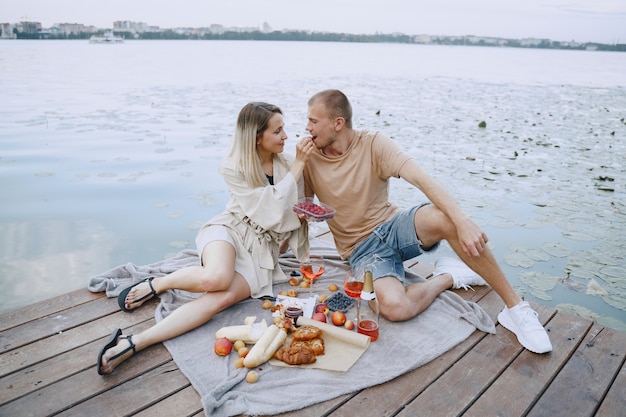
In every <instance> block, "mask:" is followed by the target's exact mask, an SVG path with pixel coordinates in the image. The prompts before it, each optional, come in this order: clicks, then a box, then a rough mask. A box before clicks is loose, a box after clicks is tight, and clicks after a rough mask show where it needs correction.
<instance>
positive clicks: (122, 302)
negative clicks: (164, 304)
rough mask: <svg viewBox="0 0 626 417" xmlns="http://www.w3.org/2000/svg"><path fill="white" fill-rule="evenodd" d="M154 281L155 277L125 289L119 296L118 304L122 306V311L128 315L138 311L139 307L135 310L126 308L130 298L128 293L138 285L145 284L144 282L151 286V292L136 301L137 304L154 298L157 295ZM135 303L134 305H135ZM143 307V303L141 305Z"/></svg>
mask: <svg viewBox="0 0 626 417" xmlns="http://www.w3.org/2000/svg"><path fill="white" fill-rule="evenodd" d="M153 279H154V277H150V278H146V279H144V280H143V281H141V282H138V283H136V284H135V285H131V286H130V287H128V288H125V289H124V290H122V292H121V293H120V295H118V296H117V304H118V305H119V306H120V308H121V309H122V311H124V312H126V313H132V312H133V311H135V310H137V309H138V308H139V307H141V306H139V307H135V308H126V297H127V296H128V293H129V292H130V291H131V290H132V289H133V288H135V287H136V286H137V285H139V284H143V283H144V282H147V283H148V285H150V292H149V293H148V294H146V295H144V296H143V297H141V298H140V299H138V300H135V303H140V302H142V301H144V300H146V299H148V298H152V297H154V296H156V295H157V292H156V291H155V289H154V287H153V286H152V280H153ZM135 303H133V304H135ZM141 305H143V303H142V304H141Z"/></svg>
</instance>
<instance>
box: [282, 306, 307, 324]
mask: <svg viewBox="0 0 626 417" xmlns="http://www.w3.org/2000/svg"><path fill="white" fill-rule="evenodd" d="M302 314H303V311H302V308H301V307H295V306H293V307H287V309H286V310H285V317H287V318H288V319H291V321H292V322H294V324H295V322H296V319H297V318H298V317H300V316H301V315H302Z"/></svg>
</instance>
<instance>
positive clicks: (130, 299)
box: [124, 281, 156, 310]
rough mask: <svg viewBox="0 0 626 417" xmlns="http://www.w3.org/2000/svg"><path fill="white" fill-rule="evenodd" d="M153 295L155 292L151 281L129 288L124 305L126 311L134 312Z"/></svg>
mask: <svg viewBox="0 0 626 417" xmlns="http://www.w3.org/2000/svg"><path fill="white" fill-rule="evenodd" d="M155 295H156V291H155V290H154V286H153V284H152V281H144V282H141V283H139V284H137V285H136V286H134V287H133V288H131V290H130V292H129V293H128V295H127V296H126V300H125V303H124V304H125V306H126V308H127V309H128V310H134V309H136V308H139V307H141V306H142V305H143V304H144V303H145V302H146V301H149V300H151V299H152V298H153V297H154V296H155Z"/></svg>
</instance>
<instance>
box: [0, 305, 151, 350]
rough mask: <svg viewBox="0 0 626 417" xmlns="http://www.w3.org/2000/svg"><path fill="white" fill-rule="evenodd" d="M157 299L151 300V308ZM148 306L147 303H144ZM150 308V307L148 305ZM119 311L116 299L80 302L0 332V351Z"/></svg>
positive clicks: (59, 332) (17, 346)
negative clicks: (74, 305) (72, 306)
mask: <svg viewBox="0 0 626 417" xmlns="http://www.w3.org/2000/svg"><path fill="white" fill-rule="evenodd" d="M156 302H157V300H151V301H150V305H151V306H152V308H154V306H156ZM146 306H148V303H146ZM148 308H150V307H148ZM119 311H120V308H119V306H118V305H117V300H116V299H114V298H101V299H97V300H95V301H92V302H87V303H83V304H80V305H78V306H76V307H74V308H70V309H66V310H62V311H58V312H56V313H54V314H52V315H48V316H44V317H41V318H39V319H37V320H36V321H33V322H27V323H24V324H21V325H19V326H16V327H12V328H10V329H7V330H4V331H2V332H0V346H1V347H0V353H2V352H7V351H10V350H12V349H16V348H19V347H21V346H24V345H27V344H29V343H32V342H35V341H39V340H42V339H45V338H47V337H50V336H53V335H57V334H62V333H63V332H67V331H68V330H70V329H73V328H74V327H77V326H80V325H82V324H85V323H89V322H91V321H93V320H96V319H98V318H100V317H102V316H105V315H107V314H113V313H117V312H119Z"/></svg>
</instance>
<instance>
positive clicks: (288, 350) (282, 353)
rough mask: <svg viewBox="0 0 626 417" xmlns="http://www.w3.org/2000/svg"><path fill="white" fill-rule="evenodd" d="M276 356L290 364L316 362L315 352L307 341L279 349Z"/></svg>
mask: <svg viewBox="0 0 626 417" xmlns="http://www.w3.org/2000/svg"><path fill="white" fill-rule="evenodd" d="M274 358H276V359H278V360H280V361H283V362H285V363H287V364H289V365H304V364H308V363H313V362H315V352H314V351H313V348H312V347H311V346H309V345H308V344H307V343H302V344H297V345H296V346H289V347H283V348H280V349H278V351H276V353H275V354H274Z"/></svg>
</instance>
